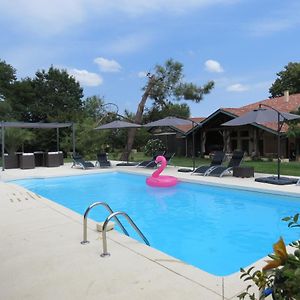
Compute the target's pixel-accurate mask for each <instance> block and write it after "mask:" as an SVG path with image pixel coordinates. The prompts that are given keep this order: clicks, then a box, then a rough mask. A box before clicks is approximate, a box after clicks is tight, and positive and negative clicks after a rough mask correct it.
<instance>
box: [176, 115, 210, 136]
mask: <svg viewBox="0 0 300 300" xmlns="http://www.w3.org/2000/svg"><path fill="white" fill-rule="evenodd" d="M189 119H190V120H192V121H194V122H196V123H200V122H202V121H203V120H205V119H206V118H204V117H197V118H189ZM176 128H178V129H179V130H181V131H183V132H184V133H186V132H188V131H189V130H191V129H192V128H193V124H192V123H191V125H180V126H176Z"/></svg>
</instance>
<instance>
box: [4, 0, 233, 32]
mask: <svg viewBox="0 0 300 300" xmlns="http://www.w3.org/2000/svg"><path fill="white" fill-rule="evenodd" d="M237 1H238V0H185V1H182V0H164V1H161V0H151V1H149V0H114V1H107V0H63V1H61V0H51V1H49V0H39V1H37V0H13V1H9V0H4V1H3V0H1V1H0V11H1V12H2V15H1V18H4V19H7V20H9V21H10V24H11V25H12V26H18V27H19V28H21V29H22V30H28V29H29V30H30V31H32V32H35V33H36V34H40V35H43V34H57V33H60V32H63V31H65V30H66V29H68V28H70V27H72V26H73V25H76V24H80V23H82V22H84V21H86V20H88V18H90V17H91V16H95V17H97V16H98V17H99V16H101V17H110V15H111V14H114V15H115V14H116V13H122V14H125V15H128V16H140V15H144V14H150V13H157V12H163V13H174V12H175V13H185V12H189V11H190V10H192V9H196V8H202V7H207V6H213V5H219V4H225V5H226V4H232V3H235V2H237Z"/></svg>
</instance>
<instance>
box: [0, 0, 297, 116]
mask: <svg viewBox="0 0 300 300" xmlns="http://www.w3.org/2000/svg"><path fill="white" fill-rule="evenodd" d="M0 11H1V18H0V37H1V38H0V39H1V43H0V59H1V60H4V61H6V63H8V64H10V65H12V66H13V67H14V68H15V69H16V70H17V77H18V78H19V79H21V78H25V77H32V78H33V77H34V75H35V72H36V71H37V70H42V69H44V70H48V69H49V67H50V66H51V65H53V66H54V67H57V68H61V69H65V70H67V71H68V73H69V74H70V75H72V76H74V77H75V78H76V79H77V80H78V81H79V82H80V84H81V86H82V87H83V89H84V96H85V97H88V96H93V95H97V96H100V97H104V99H105V101H106V102H112V103H115V104H117V105H118V107H119V113H122V112H124V109H127V110H129V111H131V112H136V109H137V105H138V103H139V101H140V99H141V96H142V88H143V87H144V86H145V84H146V82H147V78H146V77H145V74H147V73H148V72H150V73H151V72H153V71H154V67H155V65H157V64H159V65H163V64H164V63H165V61H166V60H168V59H170V58H172V59H174V60H175V61H179V62H181V63H182V64H183V67H184V69H183V74H184V81H186V82H193V83H194V84H197V85H203V84H205V83H206V82H208V81H210V80H213V81H214V82H215V87H214V89H213V90H212V91H211V93H210V94H209V95H205V97H204V99H203V100H202V101H201V102H200V103H192V102H191V101H187V102H186V103H187V104H189V106H190V108H191V116H193V117H207V116H208V115H209V114H211V113H213V112H214V111H215V110H217V109H219V108H221V107H240V106H243V105H246V104H249V103H252V102H256V101H260V100H263V99H266V98H268V97H269V96H270V94H269V88H270V86H271V85H272V83H273V82H274V80H275V79H276V78H277V76H276V74H277V73H278V72H280V71H281V70H283V69H284V66H286V65H287V64H288V63H289V62H300V39H299V36H300V17H299V12H300V1H299V0H285V1H282V0H263V1H262V0H164V1H163V0H161V1H160V0H106V1H105V0H0ZM184 102H185V101H181V103H184ZM150 104H151V101H149V102H148V105H150Z"/></svg>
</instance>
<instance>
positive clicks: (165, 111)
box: [143, 103, 190, 123]
mask: <svg viewBox="0 0 300 300" xmlns="http://www.w3.org/2000/svg"><path fill="white" fill-rule="evenodd" d="M168 116H176V117H178V118H182V119H188V118H189V117H190V108H189V106H188V105H187V104H186V103H181V104H178V103H169V104H167V105H166V106H164V107H163V108H160V107H157V106H155V105H153V106H152V107H151V108H150V109H149V110H146V113H145V114H144V117H143V118H144V121H145V122H146V123H148V122H152V121H153V120H159V119H162V118H165V117H168Z"/></svg>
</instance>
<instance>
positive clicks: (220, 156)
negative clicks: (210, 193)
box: [192, 151, 225, 175]
mask: <svg viewBox="0 0 300 300" xmlns="http://www.w3.org/2000/svg"><path fill="white" fill-rule="evenodd" d="M224 157H225V153H224V152H223V151H216V152H215V153H214V155H213V158H212V160H211V163H210V165H202V166H199V167H198V168H197V169H195V171H194V172H193V173H192V174H199V175H206V174H207V173H209V172H210V171H211V170H212V169H214V168H216V167H219V166H221V165H222V163H223V160H224Z"/></svg>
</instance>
